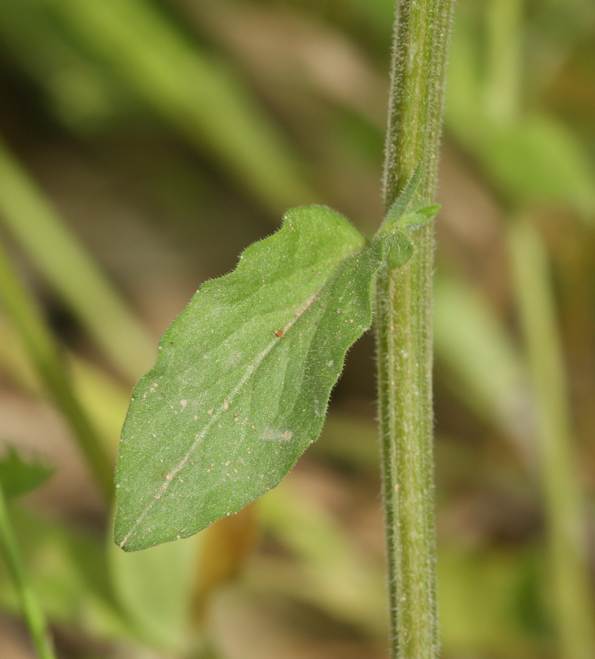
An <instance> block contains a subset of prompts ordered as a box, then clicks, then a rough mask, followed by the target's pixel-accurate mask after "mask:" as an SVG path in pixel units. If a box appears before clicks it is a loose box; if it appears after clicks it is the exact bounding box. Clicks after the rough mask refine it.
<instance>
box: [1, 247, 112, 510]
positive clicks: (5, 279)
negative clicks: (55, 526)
mask: <svg viewBox="0 0 595 659" xmlns="http://www.w3.org/2000/svg"><path fill="white" fill-rule="evenodd" d="M0 302H1V303H2V305H3V307H4V309H5V310H6V312H7V313H8V315H9V317H10V319H11V321H12V323H13V324H14V326H15V328H16V329H17V332H18V334H19V335H20V338H21V340H22V342H23V344H24V346H25V348H26V350H27V352H28V354H29V358H30V360H31V362H32V363H33V364H34V365H35V368H36V370H37V372H38V375H39V378H40V380H41V381H42V382H43V383H44V386H45V389H46V391H47V393H48V395H49V396H50V398H51V399H52V400H53V402H54V404H55V405H56V407H57V408H58V410H60V412H61V413H62V414H63V415H64V417H65V419H66V421H67V422H68V424H69V425H70V427H71V429H72V432H73V435H74V438H75V439H76V440H77V442H78V445H79V448H80V450H81V452H82V454H83V455H84V457H85V459H86V462H87V464H88V466H89V469H90V471H91V473H92V474H93V475H94V476H95V479H96V481H97V484H98V485H99V487H100V489H101V491H102V493H103V495H104V496H105V498H106V500H109V499H110V498H111V495H112V460H111V457H110V454H109V451H108V450H107V448H106V447H105V446H104V445H103V443H102V440H101V438H100V437H99V435H98V434H97V432H96V431H95V428H94V427H93V425H92V423H91V422H90V420H89V418H88V416H87V414H86V413H85V411H84V409H83V408H82V406H81V404H80V402H79V400H78V398H77V397H76V395H75V392H74V390H73V388H72V384H71V382H70V378H69V376H68V373H67V372H66V369H65V367H64V362H63V360H62V359H61V357H60V354H59V352H58V348H57V346H56V344H55V343H54V340H53V337H52V336H51V334H50V333H49V331H48V330H47V328H46V326H45V323H44V321H43V319H42V317H41V315H40V313H39V311H38V309H37V307H36V306H35V304H34V302H33V300H32V299H31V298H30V297H29V295H28V294H27V292H26V291H25V289H24V288H23V287H22V285H21V283H20V282H19V281H18V279H17V277H16V275H15V274H14V272H13V270H12V267H11V264H10V263H9V261H8V258H7V256H6V255H5V253H4V251H3V249H2V247H1V246H0Z"/></svg>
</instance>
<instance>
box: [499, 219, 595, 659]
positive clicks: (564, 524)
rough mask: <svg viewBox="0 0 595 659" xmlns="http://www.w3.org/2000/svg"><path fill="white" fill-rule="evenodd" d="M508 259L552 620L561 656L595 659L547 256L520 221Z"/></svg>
mask: <svg viewBox="0 0 595 659" xmlns="http://www.w3.org/2000/svg"><path fill="white" fill-rule="evenodd" d="M509 238H510V257H511V260H512V272H513V277H514V284H515V291H516V294H517V305H518V312H519V315H520V319H521V323H522V326H523V331H524V335H525V341H526V346H527V353H528V358H529V365H530V369H531V377H532V384H533V388H534V392H535V406H536V411H537V439H538V445H537V451H538V454H539V465H540V471H541V480H542V487H543V490H544V499H545V501H544V503H545V508H546V511H545V512H546V517H547V524H548V533H549V544H550V561H551V564H550V566H551V574H552V578H553V585H554V589H553V590H554V592H553V599H554V604H553V614H554V615H555V624H556V625H557V627H558V634H559V640H560V656H562V657H564V658H565V659H589V658H591V657H594V656H595V644H594V621H595V615H594V610H593V603H592V602H591V599H590V595H589V590H588V588H589V587H588V584H589V582H590V575H589V569H588V563H587V557H586V534H585V512H586V510H585V507H584V501H583V499H582V496H581V492H580V486H579V483H580V479H579V478H578V477H577V469H576V464H575V460H574V455H573V448H572V433H571V429H570V411H569V409H568V391H567V387H566V374H565V371H564V364H563V357H562V354H561V348H560V340H559V337H558V333H557V329H556V320H555V309H554V301H553V299H552V291H551V287H550V284H549V281H548V280H549V276H550V273H549V268H548V262H547V254H546V251H545V247H544V245H543V242H542V239H541V237H540V235H539V234H538V233H537V231H536V230H535V229H534V228H533V227H532V226H531V225H530V224H529V221H528V220H527V219H525V218H520V219H518V220H517V221H516V222H515V223H514V224H513V225H512V226H511V229H510V236H509Z"/></svg>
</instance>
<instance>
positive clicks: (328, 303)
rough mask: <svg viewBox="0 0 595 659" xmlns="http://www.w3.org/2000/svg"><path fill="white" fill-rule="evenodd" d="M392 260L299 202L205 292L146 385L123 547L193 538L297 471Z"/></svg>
mask: <svg viewBox="0 0 595 659" xmlns="http://www.w3.org/2000/svg"><path fill="white" fill-rule="evenodd" d="M378 253H379V251H378V250H377V249H374V248H373V247H367V246H366V244H365V241H364V239H363V238H362V236H361V235H360V234H359V233H358V232H357V231H356V229H354V228H353V227H352V226H351V225H350V224H349V222H348V221H347V220H346V219H345V218H344V217H343V216H341V215H339V214H338V213H336V212H335V211H333V210H331V209H330V208H327V207H323V206H308V207H303V208H297V209H294V210H292V211H289V212H288V213H287V215H286V217H285V219H284V222H283V226H282V228H281V229H280V230H279V231H278V232H277V233H275V234H273V235H272V236H270V237H269V238H266V239H265V240H262V241H260V242H258V243H255V244H254V245H252V246H250V247H249V248H248V249H247V250H246V251H245V252H244V253H243V255H242V256H241V257H240V262H239V264H238V266H237V268H236V270H234V271H233V272H232V273H230V274H228V275H226V276H224V277H221V278H219V279H215V280H212V281H209V282H207V283H205V284H204V285H203V286H202V287H201V288H200V289H199V291H198V292H197V293H196V294H195V295H194V297H193V298H192V300H191V302H190V303H189V305H188V306H187V308H186V309H185V310H184V311H183V312H182V313H181V315H180V316H179V317H178V318H177V319H176V320H175V321H174V323H173V324H172V325H171V327H170V328H169V329H168V330H167V332H166V333H165V335H164V336H163V339H162V341H161V344H160V346H159V357H158V359H157V363H156V365H155V367H154V368H153V369H152V370H151V371H150V372H149V373H148V374H147V375H146V376H145V377H143V378H142V379H141V380H140V382H139V383H138V385H137V386H136V388H135V390H134V394H133V397H132V402H131V405H130V409H129V412H128V416H127V419H126V422H125V425H124V429H123V432H122V439H121V443H120V449H119V458H118V466H117V470H116V488H117V489H116V501H117V514H116V522H115V539H116V542H117V544H119V545H120V547H122V548H123V549H125V550H129V551H133V550H138V549H143V548H146V547H150V546H152V545H155V544H158V543H161V542H167V541H170V540H175V539H176V538H183V537H187V536H190V535H192V534H194V533H196V532H197V531H199V530H201V529H203V528H205V527H206V526H208V525H209V524H211V523H212V522H213V521H215V520H216V519H218V518H219V517H222V516H224V515H229V514H232V513H235V512H237V511H239V510H240V509H241V508H242V507H244V506H245V505H246V504H247V503H249V502H250V501H252V500H254V499H255V498H257V497H258V496H260V495H262V494H263V493H265V492H266V491H267V490H269V489H271V488H272V487H274V486H275V485H276V484H277V483H278V482H279V481H280V480H281V479H282V478H283V476H285V474H286V473H287V472H288V471H289V470H290V469H291V467H292V466H293V465H294V464H295V462H296V461H297V459H298V458H299V457H300V456H301V454H302V453H303V452H304V450H305V449H306V448H307V447H308V446H309V444H310V443H312V442H313V441H314V440H315V439H317V437H318V436H319V434H320V431H321V428H322V424H323V421H324V417H325V414H326V409H327V406H328V400H329V396H330V392H331V389H332V387H333V386H334V384H335V383H336V381H337V379H338V377H339V375H340V373H341V370H342V367H343V362H344V358H345V354H346V352H347V350H348V349H349V347H350V346H351V345H352V344H353V343H354V342H355V341H356V340H357V339H358V338H359V337H360V336H361V335H362V333H363V332H364V331H365V330H366V329H367V328H369V326H370V324H371V320H372V309H371V306H372V283H373V278H374V273H375V271H376V270H377V269H378V267H379V265H380V257H379V255H378Z"/></svg>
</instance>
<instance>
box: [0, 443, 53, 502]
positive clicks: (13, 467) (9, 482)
mask: <svg viewBox="0 0 595 659" xmlns="http://www.w3.org/2000/svg"><path fill="white" fill-rule="evenodd" d="M52 472H53V469H51V468H50V467H47V466H46V465H44V464H42V463H40V462H37V461H28V462H27V461H25V460H23V458H22V457H21V456H20V455H19V453H18V452H17V451H16V449H14V448H12V447H11V448H9V449H8V450H7V451H6V453H5V454H4V455H3V456H2V457H1V458H0V485H1V486H2V490H3V491H4V494H5V495H6V496H7V497H9V498H10V497H18V496H21V495H23V494H27V492H30V491H31V490H34V489H35V488H37V487H39V486H40V485H42V484H43V483H44V482H45V481H46V480H47V479H48V478H49V477H50V476H51V475H52Z"/></svg>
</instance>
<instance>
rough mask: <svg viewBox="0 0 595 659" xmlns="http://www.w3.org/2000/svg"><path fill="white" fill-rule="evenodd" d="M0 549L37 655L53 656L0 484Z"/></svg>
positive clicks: (51, 658)
mask: <svg viewBox="0 0 595 659" xmlns="http://www.w3.org/2000/svg"><path fill="white" fill-rule="evenodd" d="M0 553H1V554H2V555H3V557H4V560H5V562H6V568H7V571H8V573H9V575H10V577H11V579H12V581H13V583H14V585H15V589H16V591H17V594H18V596H19V599H20V602H21V609H22V612H23V617H24V618H25V622H26V623H27V626H28V627H29V632H30V633H31V639H32V640H33V645H34V646H35V651H36V652H37V656H38V657H39V659H55V654H54V651H53V648H52V642H51V640H50V637H49V634H48V632H47V629H46V622H45V616H44V614H43V610H42V608H41V606H40V604H39V602H38V600H37V597H36V596H35V593H34V592H33V590H32V588H31V586H30V584H29V581H28V579H27V574H26V572H25V569H24V568H23V564H22V560H21V554H20V552H19V548H18V545H17V542H16V538H15V536H14V532H13V529H12V524H11V523H10V517H9V514H8V509H7V506H6V499H5V497H4V491H3V490H2V486H1V485H0Z"/></svg>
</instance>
